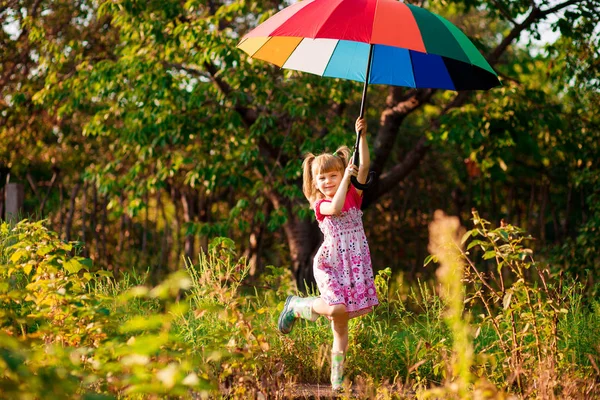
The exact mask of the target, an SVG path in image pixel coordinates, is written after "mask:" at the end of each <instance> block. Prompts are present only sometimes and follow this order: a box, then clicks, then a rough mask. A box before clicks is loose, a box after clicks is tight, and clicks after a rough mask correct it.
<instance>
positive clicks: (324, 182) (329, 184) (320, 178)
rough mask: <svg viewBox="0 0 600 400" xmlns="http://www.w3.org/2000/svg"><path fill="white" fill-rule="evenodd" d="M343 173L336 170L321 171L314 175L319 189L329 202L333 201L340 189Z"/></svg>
mask: <svg viewBox="0 0 600 400" xmlns="http://www.w3.org/2000/svg"><path fill="white" fill-rule="evenodd" d="M342 172H343V171H339V170H337V169H334V170H331V171H327V172H323V171H321V172H319V173H318V174H316V175H314V177H315V185H316V186H317V189H318V190H319V191H320V192H321V193H323V194H324V195H325V198H326V199H327V200H331V199H332V198H333V196H334V195H335V192H337V190H338V187H340V183H341V182H342V177H343V174H342Z"/></svg>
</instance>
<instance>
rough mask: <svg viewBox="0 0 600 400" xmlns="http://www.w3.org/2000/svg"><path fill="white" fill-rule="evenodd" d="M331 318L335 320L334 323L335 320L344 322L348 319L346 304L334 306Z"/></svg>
mask: <svg viewBox="0 0 600 400" xmlns="http://www.w3.org/2000/svg"><path fill="white" fill-rule="evenodd" d="M331 318H332V319H333V321H335V320H342V319H344V318H345V319H346V320H347V319H348V310H347V309H346V305H345V304H336V305H334V306H332V309H331Z"/></svg>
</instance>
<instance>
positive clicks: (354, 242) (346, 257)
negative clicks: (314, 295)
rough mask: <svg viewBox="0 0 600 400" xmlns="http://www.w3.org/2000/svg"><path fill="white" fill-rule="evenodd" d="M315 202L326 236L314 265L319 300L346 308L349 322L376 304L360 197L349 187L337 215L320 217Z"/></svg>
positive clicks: (377, 302) (317, 213) (317, 205)
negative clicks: (342, 205)
mask: <svg viewBox="0 0 600 400" xmlns="http://www.w3.org/2000/svg"><path fill="white" fill-rule="evenodd" d="M325 201H329V200H318V201H317V202H315V214H316V216H317V221H318V222H319V228H321V231H322V232H323V235H324V236H325V238H324V241H323V244H322V245H321V247H320V248H319V250H318V251H317V254H316V255H315V259H314V263H313V273H314V276H315V280H316V281H317V286H318V287H319V292H320V293H321V298H322V299H323V300H324V301H325V302H326V303H327V304H329V305H334V304H345V305H346V309H347V310H348V314H349V315H348V316H349V317H350V318H354V317H357V316H359V315H363V314H366V313H368V312H369V311H371V310H372V309H373V307H374V306H376V305H378V304H379V300H378V299H377V292H376V290H375V284H374V282H373V269H372V267H371V254H370V252H369V245H368V243H367V238H366V236H365V230H364V228H363V223H362V215H363V214H362V211H361V210H360V205H361V203H362V197H361V196H360V195H359V194H358V193H357V192H356V189H355V188H354V186H350V188H349V189H348V193H347V194H346V200H345V202H344V207H343V208H342V212H341V213H340V214H339V215H322V214H321V212H320V207H321V204H322V203H323V202H325Z"/></svg>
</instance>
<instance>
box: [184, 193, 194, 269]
mask: <svg viewBox="0 0 600 400" xmlns="http://www.w3.org/2000/svg"><path fill="white" fill-rule="evenodd" d="M194 204H197V202H195V201H194V196H193V194H191V193H185V192H182V193H181V206H182V208H183V220H184V221H185V223H186V224H190V223H192V222H193V221H194V216H195V213H194ZM195 239H196V235H193V234H192V235H190V234H188V233H187V232H186V234H185V256H186V258H187V259H189V260H193V259H194V250H195V246H194V244H195V243H194V242H195Z"/></svg>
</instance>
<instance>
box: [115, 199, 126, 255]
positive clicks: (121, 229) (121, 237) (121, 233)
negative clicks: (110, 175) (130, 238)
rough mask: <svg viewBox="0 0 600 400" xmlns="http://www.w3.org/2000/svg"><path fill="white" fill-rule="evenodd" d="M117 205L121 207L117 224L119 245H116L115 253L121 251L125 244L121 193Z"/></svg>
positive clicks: (123, 201) (123, 203) (123, 200)
mask: <svg viewBox="0 0 600 400" xmlns="http://www.w3.org/2000/svg"><path fill="white" fill-rule="evenodd" d="M119 205H120V207H121V220H120V221H121V222H120V224H119V243H117V253H121V252H122V251H123V247H124V246H123V243H125V222H126V220H125V217H126V215H125V194H124V193H122V192H121V195H120V196H119Z"/></svg>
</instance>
